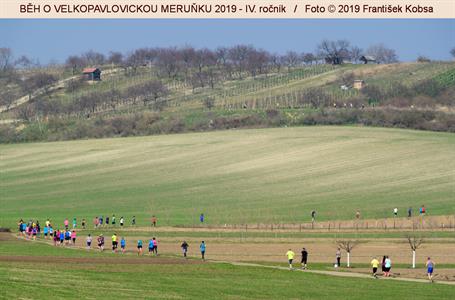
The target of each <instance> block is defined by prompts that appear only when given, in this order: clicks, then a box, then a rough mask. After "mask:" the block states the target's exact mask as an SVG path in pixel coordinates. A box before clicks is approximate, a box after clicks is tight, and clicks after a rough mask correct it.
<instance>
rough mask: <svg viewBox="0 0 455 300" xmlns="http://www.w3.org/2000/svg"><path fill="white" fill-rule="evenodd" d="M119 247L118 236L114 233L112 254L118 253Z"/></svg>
mask: <svg viewBox="0 0 455 300" xmlns="http://www.w3.org/2000/svg"><path fill="white" fill-rule="evenodd" d="M117 246H118V241H117V234H116V233H114V234H113V235H112V252H115V253H117Z"/></svg>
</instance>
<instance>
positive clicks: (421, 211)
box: [420, 205, 427, 216]
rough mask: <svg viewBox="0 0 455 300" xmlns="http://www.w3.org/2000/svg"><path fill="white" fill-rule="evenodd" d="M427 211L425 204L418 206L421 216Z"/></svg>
mask: <svg viewBox="0 0 455 300" xmlns="http://www.w3.org/2000/svg"><path fill="white" fill-rule="evenodd" d="M426 212H427V210H426V209H425V205H422V207H421V208H420V214H421V215H422V216H425V213H426Z"/></svg>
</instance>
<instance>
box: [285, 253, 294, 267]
mask: <svg viewBox="0 0 455 300" xmlns="http://www.w3.org/2000/svg"><path fill="white" fill-rule="evenodd" d="M286 256H287V258H288V262H289V270H292V269H293V268H292V261H293V260H294V256H295V253H294V251H292V250H291V249H289V250H288V252H286Z"/></svg>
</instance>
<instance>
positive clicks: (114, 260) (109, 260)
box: [0, 255, 201, 265]
mask: <svg viewBox="0 0 455 300" xmlns="http://www.w3.org/2000/svg"><path fill="white" fill-rule="evenodd" d="M0 261H4V262H32V263H57V264H58V263H68V264H80V263H82V264H127V265H144V264H147V265H156V264H159V265H183V264H186V265H188V264H200V263H201V261H197V260H190V259H188V260H187V259H178V258H170V257H153V258H149V257H131V256H129V257H61V256H57V257H55V256H14V255H5V256H0Z"/></svg>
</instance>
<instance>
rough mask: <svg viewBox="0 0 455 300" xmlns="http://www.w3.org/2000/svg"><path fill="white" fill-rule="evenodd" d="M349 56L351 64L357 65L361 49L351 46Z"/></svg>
mask: <svg viewBox="0 0 455 300" xmlns="http://www.w3.org/2000/svg"><path fill="white" fill-rule="evenodd" d="M349 56H350V57H351V60H352V62H354V63H358V62H359V60H360V57H361V56H362V49H360V48H359V47H357V46H352V47H351V49H350V50H349Z"/></svg>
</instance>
